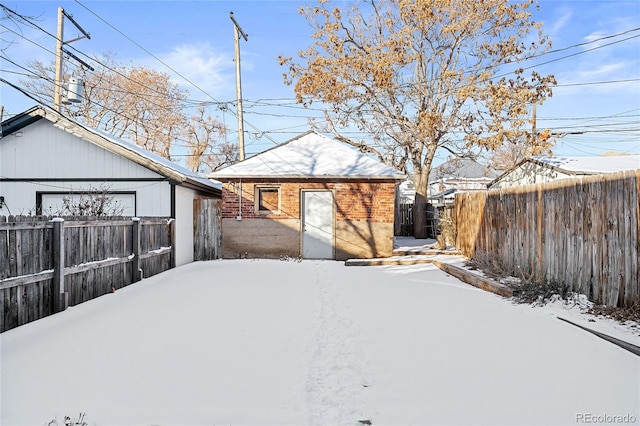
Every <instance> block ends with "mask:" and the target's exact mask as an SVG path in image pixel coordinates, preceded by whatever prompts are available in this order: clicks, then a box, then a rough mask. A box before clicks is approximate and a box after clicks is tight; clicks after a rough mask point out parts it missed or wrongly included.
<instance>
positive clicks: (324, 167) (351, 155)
mask: <svg viewBox="0 0 640 426" xmlns="http://www.w3.org/2000/svg"><path fill="white" fill-rule="evenodd" d="M209 177H210V178H213V179H224V178H227V179H237V178H255V179H265V178H304V179H308V178H323V179H326V178H340V179H344V178H348V179H362V178H364V179H393V180H404V179H405V178H406V176H405V175H404V174H403V173H402V172H400V171H398V170H396V169H394V168H392V167H390V166H387V165H385V164H383V163H381V162H379V161H377V160H374V159H372V158H370V157H368V156H367V155H365V154H363V153H360V152H358V151H356V150H354V149H351V148H349V147H347V146H346V145H345V144H343V143H342V142H338V141H337V140H335V139H331V138H328V137H326V136H323V135H321V134H319V133H316V132H314V131H310V132H307V133H303V134H302V135H300V136H297V137H295V138H293V139H291V140H290V141H288V142H285V143H283V144H281V145H278V146H276V147H274V148H271V149H268V150H266V151H264V152H262V153H260V154H257V155H255V156H253V157H251V158H249V159H246V160H244V161H241V162H239V163H236V164H234V165H232V166H229V167H226V168H224V169H221V170H218V171H215V172H213V173H211V174H209Z"/></svg>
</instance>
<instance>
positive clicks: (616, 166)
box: [531, 155, 640, 174]
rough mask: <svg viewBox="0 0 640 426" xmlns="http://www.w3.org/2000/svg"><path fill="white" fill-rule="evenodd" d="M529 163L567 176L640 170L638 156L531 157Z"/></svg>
mask: <svg viewBox="0 0 640 426" xmlns="http://www.w3.org/2000/svg"><path fill="white" fill-rule="evenodd" d="M531 161H534V162H537V163H538V164H540V165H542V166H545V167H554V168H556V169H560V170H561V171H564V172H568V173H569V174H598V173H614V172H624V171H627V170H636V169H640V155H619V156H606V157H533V158H531Z"/></svg>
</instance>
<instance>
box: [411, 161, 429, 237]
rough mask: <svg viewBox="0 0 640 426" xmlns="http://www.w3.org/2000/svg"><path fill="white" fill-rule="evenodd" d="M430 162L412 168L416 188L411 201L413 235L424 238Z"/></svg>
mask: <svg viewBox="0 0 640 426" xmlns="http://www.w3.org/2000/svg"><path fill="white" fill-rule="evenodd" d="M430 170H431V162H429V164H428V165H427V167H424V166H423V167H421V168H420V169H414V172H413V182H414V185H415V188H416V196H415V200H414V201H413V236H414V237H415V238H419V239H424V238H427V237H428V232H427V231H428V229H427V189H428V186H429V171H430Z"/></svg>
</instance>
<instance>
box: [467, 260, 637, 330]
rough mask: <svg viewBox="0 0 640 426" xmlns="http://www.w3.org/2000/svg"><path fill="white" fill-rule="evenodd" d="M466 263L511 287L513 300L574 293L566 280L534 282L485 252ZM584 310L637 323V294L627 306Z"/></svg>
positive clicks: (567, 297) (540, 301)
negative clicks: (635, 298)
mask: <svg viewBox="0 0 640 426" xmlns="http://www.w3.org/2000/svg"><path fill="white" fill-rule="evenodd" d="M467 267H469V268H471V269H478V270H480V271H482V272H483V273H484V274H485V275H486V276H488V277H491V278H493V279H496V280H498V281H500V282H502V283H503V284H504V285H506V286H508V287H510V288H511V289H512V290H513V300H514V301H515V302H517V303H526V304H545V303H547V302H550V301H552V300H555V299H557V298H558V297H560V298H561V299H563V300H570V299H571V298H572V297H573V296H574V295H576V293H575V292H573V291H570V286H569V285H568V284H564V283H559V282H553V281H552V282H546V283H540V282H536V281H535V280H533V279H532V277H531V276H528V275H527V274H525V273H523V271H520V270H515V271H513V270H512V271H510V270H507V268H505V267H504V266H503V265H501V264H500V263H499V262H498V261H497V260H496V259H494V258H490V257H488V256H484V257H483V256H475V257H474V259H473V260H470V261H469V262H467ZM586 313H588V314H591V315H596V316H603V317H607V318H611V319H614V320H616V321H618V322H621V323H625V322H627V321H632V322H635V323H636V324H640V298H638V300H637V301H636V302H635V303H634V304H633V306H631V307H628V308H620V307H613V306H604V305H593V306H592V307H590V308H589V309H588V310H587V312H586Z"/></svg>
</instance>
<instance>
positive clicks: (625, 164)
mask: <svg viewBox="0 0 640 426" xmlns="http://www.w3.org/2000/svg"><path fill="white" fill-rule="evenodd" d="M527 164H534V165H537V166H539V167H542V168H544V169H548V170H551V171H554V172H559V173H562V174H565V175H570V176H571V175H572V176H584V175H599V174H603V173H615V172H624V171H628V170H637V169H640V155H617V156H605V157H603V156H599V157H543V156H537V157H531V158H528V159H526V160H523V161H521V162H519V163H518V164H516V165H515V166H513V167H512V168H510V169H509V170H507V171H505V172H504V173H502V174H501V175H500V176H498V177H497V178H496V179H494V180H493V182H491V183H490V184H489V188H491V187H494V186H495V185H496V184H498V183H499V182H502V181H504V180H505V179H506V177H507V176H510V175H511V174H512V173H514V171H515V170H517V169H519V168H522V167H525V166H526V165H527Z"/></svg>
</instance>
